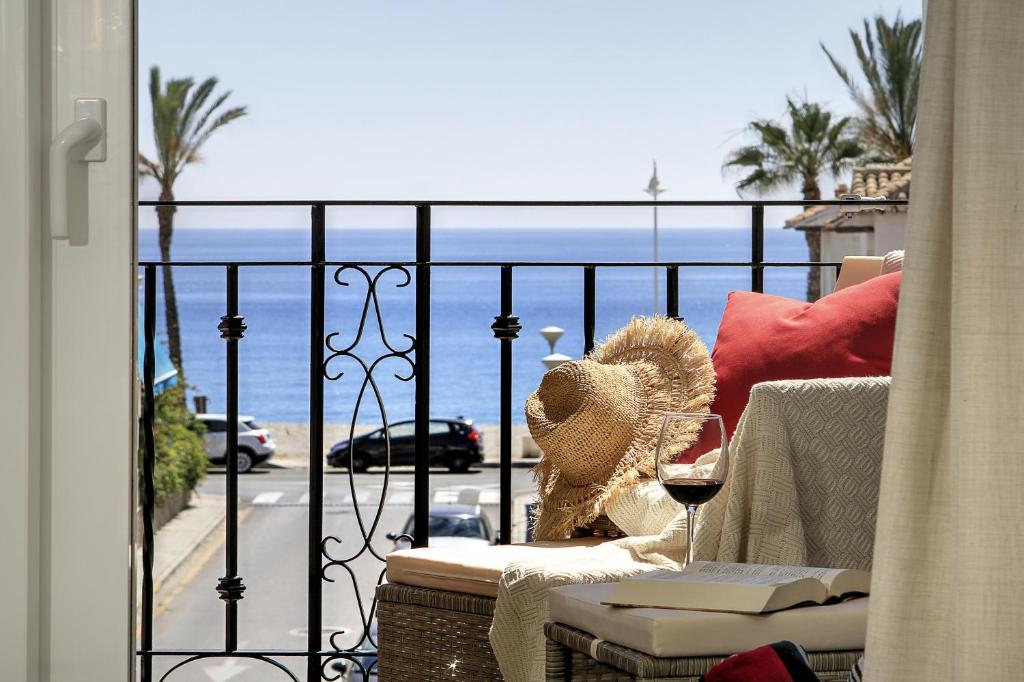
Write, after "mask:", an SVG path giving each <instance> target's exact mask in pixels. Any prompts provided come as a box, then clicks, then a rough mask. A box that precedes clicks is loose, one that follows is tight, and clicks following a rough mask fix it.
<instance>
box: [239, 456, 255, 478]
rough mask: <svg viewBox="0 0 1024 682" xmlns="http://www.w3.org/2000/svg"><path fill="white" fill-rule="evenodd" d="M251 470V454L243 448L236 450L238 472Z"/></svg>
mask: <svg viewBox="0 0 1024 682" xmlns="http://www.w3.org/2000/svg"><path fill="white" fill-rule="evenodd" d="M251 470H252V455H251V454H249V453H248V452H246V451H245V450H239V451H238V473H240V474H244V473H247V472H249V471H251Z"/></svg>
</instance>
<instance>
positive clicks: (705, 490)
mask: <svg viewBox="0 0 1024 682" xmlns="http://www.w3.org/2000/svg"><path fill="white" fill-rule="evenodd" d="M661 485H662V487H663V488H665V492H667V493H668V494H669V496H670V497H671V498H672V499H673V500H675V501H676V502H678V503H679V504H685V505H691V504H693V505H697V504H704V503H705V502H707V501H708V500H710V499H711V498H712V497H714V496H715V495H717V494H718V491H719V490H721V489H722V486H723V485H725V481H723V480H720V479H717V478H682V477H680V478H667V479H663V480H662V481H661Z"/></svg>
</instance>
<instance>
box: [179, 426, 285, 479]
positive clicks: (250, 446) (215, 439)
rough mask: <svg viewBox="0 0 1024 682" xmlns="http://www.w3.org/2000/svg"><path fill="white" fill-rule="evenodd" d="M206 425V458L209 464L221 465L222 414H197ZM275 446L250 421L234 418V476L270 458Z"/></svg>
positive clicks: (224, 436)
mask: <svg viewBox="0 0 1024 682" xmlns="http://www.w3.org/2000/svg"><path fill="white" fill-rule="evenodd" d="M196 419H198V420H199V421H201V422H203V424H205V425H206V456H207V457H209V459H210V461H211V462H214V463H216V464H223V463H224V460H225V457H226V455H227V450H228V444H227V443H228V421H227V415H224V414H197V415H196ZM275 448H276V446H275V445H274V441H273V439H272V438H271V437H270V432H269V431H267V430H266V429H264V428H262V427H261V426H260V425H259V424H257V423H256V422H255V421H254V419H253V417H247V416H240V417H239V418H238V473H245V472H247V471H249V470H250V469H252V468H253V467H254V466H255V465H257V464H259V463H260V462H265V461H267V460H268V459H270V457H271V455H273V454H274V450H275Z"/></svg>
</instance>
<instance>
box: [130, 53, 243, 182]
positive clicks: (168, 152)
mask: <svg viewBox="0 0 1024 682" xmlns="http://www.w3.org/2000/svg"><path fill="white" fill-rule="evenodd" d="M217 82H218V81H217V79H216V78H207V79H206V80H204V81H203V82H202V83H200V84H199V85H198V86H196V85H195V82H194V81H193V80H192V79H191V78H175V79H171V80H168V81H167V82H166V83H163V82H162V81H161V78H160V68H159V67H156V66H154V67H153V68H152V69H150V72H149V97H150V101H151V102H152V106H153V139H154V142H155V143H156V159H154V160H150V159H147V158H146V157H145V156H144V155H142V154H140V155H139V173H140V174H141V175H143V176H146V177H152V178H155V179H156V181H157V182H158V183H160V188H161V190H162V191H163V192H164V193H171V191H172V188H173V186H174V182H175V180H177V179H178V176H179V175H181V173H182V172H183V171H184V170H185V167H186V166H187V165H188V164H190V163H195V162H196V161H198V160H199V158H200V157H199V150H200V148H201V147H202V146H203V144H205V143H206V141H207V140H209V139H210V136H211V135H213V133H214V132H215V131H216V130H217V129H218V128H221V127H223V126H225V125H227V124H228V123H230V122H231V121H234V120H235V119H237V118H241V117H242V116H245V115H246V113H248V112H247V110H246V107H244V106H241V107H233V108H231V109H227V110H225V111H222V110H221V107H222V106H223V105H224V103H225V102H226V101H227V99H228V97H230V95H231V91H230V90H229V91H227V92H225V93H222V94H220V95H219V96H217V97H216V98H215V99H213V101H212V102H211V101H210V98H211V97H212V96H213V92H214V90H215V89H216V88H217Z"/></svg>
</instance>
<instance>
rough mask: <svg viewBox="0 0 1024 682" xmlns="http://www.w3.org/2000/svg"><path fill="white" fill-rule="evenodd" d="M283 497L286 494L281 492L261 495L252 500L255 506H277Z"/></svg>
mask: <svg viewBox="0 0 1024 682" xmlns="http://www.w3.org/2000/svg"><path fill="white" fill-rule="evenodd" d="M283 496H284V493H281V492H273V493H260V494H259V495H257V496H256V497H254V498H252V503H253V504H254V505H264V504H265V505H271V504H275V503H276V502H277V501H278V500H280V499H281V498H282V497H283Z"/></svg>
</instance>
